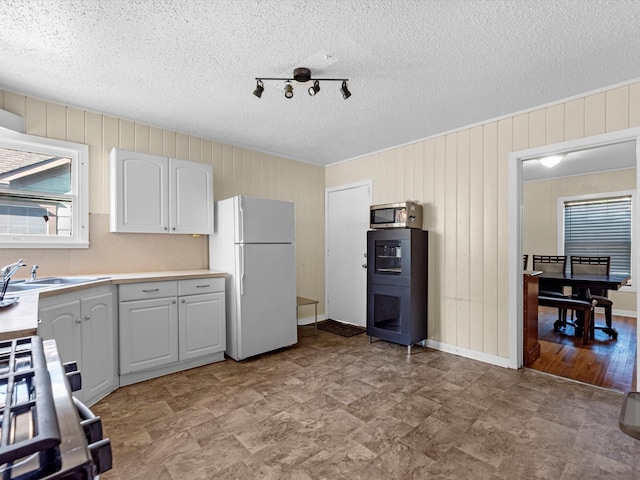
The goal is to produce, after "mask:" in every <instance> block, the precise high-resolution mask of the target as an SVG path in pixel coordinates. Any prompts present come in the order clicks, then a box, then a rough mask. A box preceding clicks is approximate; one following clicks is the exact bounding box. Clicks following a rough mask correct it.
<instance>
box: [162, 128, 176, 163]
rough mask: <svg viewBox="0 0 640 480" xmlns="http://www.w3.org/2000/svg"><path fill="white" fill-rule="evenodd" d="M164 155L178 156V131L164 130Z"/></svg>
mask: <svg viewBox="0 0 640 480" xmlns="http://www.w3.org/2000/svg"><path fill="white" fill-rule="evenodd" d="M162 155H163V156H165V157H173V158H176V157H177V155H176V133H175V132H171V131H169V130H162Z"/></svg>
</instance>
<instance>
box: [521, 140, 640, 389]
mask: <svg viewBox="0 0 640 480" xmlns="http://www.w3.org/2000/svg"><path fill="white" fill-rule="evenodd" d="M639 136H640V128H634V129H628V130H623V131H619V132H613V133H609V134H604V135H599V136H595V137H589V138H584V139H579V140H575V141H570V142H564V143H560V144H555V145H549V146H544V147H539V148H534V149H529V150H524V151H520V152H513V153H511V154H510V156H509V255H510V257H509V265H510V268H509V279H510V286H509V288H510V305H509V310H510V346H511V350H510V358H509V365H510V367H512V368H520V367H522V366H523V314H522V312H523V304H522V302H523V298H522V292H523V290H522V288H523V278H522V269H523V262H522V259H523V254H528V255H529V259H531V257H532V255H535V254H537V255H562V254H564V253H565V252H564V251H563V248H564V247H563V245H564V244H563V230H564V228H563V223H562V219H561V213H558V212H559V211H560V208H559V205H560V201H559V200H558V199H559V198H560V197H563V196H564V197H566V196H570V195H571V194H572V193H571V192H572V191H574V190H575V188H579V189H582V190H581V191H580V193H590V192H589V191H588V189H589V188H600V189H602V188H605V189H606V182H607V181H608V182H610V187H611V188H610V189H611V190H616V189H618V190H621V189H622V190H624V189H625V188H615V187H616V180H615V178H616V173H615V172H614V171H616V170H617V174H618V175H626V177H628V176H629V175H632V178H631V181H632V182H633V190H635V189H636V186H637V185H640V182H638V169H637V168H636V166H637V163H638V162H637V160H638V156H639V155H640V153H639V150H640V147H639V146H638V137H639ZM621 148H624V149H626V151H627V153H628V152H629V151H630V152H631V164H629V165H620V166H616V165H614V163H613V161H610V160H607V159H605V160H603V159H602V157H600V159H599V160H597V158H598V157H597V156H596V157H595V158H596V160H595V161H593V162H592V161H591V160H590V159H589V158H588V157H589V155H592V156H593V154H596V153H598V154H600V155H601V154H602V153H603V152H610V153H612V154H613V155H614V156H619V152H620V149H621ZM616 152H617V153H616ZM551 155H560V156H562V157H563V160H562V162H564V164H561V165H562V168H560V169H556V170H555V171H554V168H556V167H553V168H547V167H541V166H540V162H539V161H538V160H539V159H541V158H543V157H547V156H551ZM572 156H573V157H575V158H574V160H573V163H574V164H573V165H571V162H569V161H565V159H566V160H570V159H571V157H572ZM531 167H535V168H534V170H536V172H537V173H535V172H534V175H533V177H532V173H531V171H530V170H531ZM630 169H634V170H633V171H635V174H632V173H631V172H632V170H630ZM605 170H606V171H608V172H609V173H607V174H603V173H602V172H604V171H605ZM623 172H624V173H623ZM537 174H540V175H542V177H536V176H535V175H537ZM600 175H605V177H606V175H609V178H606V179H605V180H604V181H603V183H604V184H605V186H603V185H597V183H598V182H597V181H594V180H597V179H599V178H601V177H599V176H600ZM626 180H627V181H628V180H629V179H628V178H626ZM532 185H533V187H532ZM576 185H577V186H578V187H576ZM594 186H596V187H594ZM618 187H619V185H618ZM572 189H573V190H572ZM573 194H575V193H573ZM532 199H533V200H532ZM545 206H546V210H543V209H544V208H545ZM636 210H637V208H636V207H635V205H634V206H633V209H632V215H633V219H632V229H633V230H632V237H634V241H637V239H638V238H640V237H639V236H638V232H640V228H639V225H638V221H636V219H637V218H638V216H637V214H636ZM545 222H546V223H545ZM637 249H638V248H637V245H636V247H635V249H632V252H633V253H632V258H631V265H632V272H636V271H637V268H635V266H636V265H637V259H636V258H635V257H636V255H635V250H637ZM528 268H529V269H530V270H531V269H532V264H531V260H529V265H528ZM623 288H624V289H626V292H625V293H624V295H623V296H618V297H615V298H616V299H617V301H616V300H615V299H614V306H613V309H614V317H613V321H614V322H615V323H616V326H618V327H620V328H619V331H620V336H619V338H618V340H612V339H611V338H610V337H608V336H607V335H606V334H604V333H602V332H599V331H598V334H597V335H596V336H595V337H594V339H592V340H591V341H590V343H589V345H587V346H583V345H582V342H581V341H580V340H579V339H576V338H575V337H574V336H572V331H570V330H567V331H555V330H554V328H553V324H554V321H555V320H556V319H557V317H558V312H557V311H556V310H554V309H549V308H544V307H540V308H539V322H538V338H539V341H540V344H541V358H540V359H539V360H537V361H536V362H537V363H536V362H534V363H536V364H535V365H532V368H534V369H537V370H542V371H545V372H547V373H551V374H553V375H558V376H562V377H565V378H572V379H574V380H579V381H582V382H584V383H590V384H594V385H599V386H603V387H606V388H613V389H616V390H620V391H628V390H631V388H635V385H636V384H637V375H638V369H637V366H638V358H637V348H636V346H637V343H638V331H637V328H636V325H635V323H636V316H637V312H638V305H639V301H638V296H637V282H635V283H632V286H631V287H623ZM621 291H622V289H621ZM619 293H620V292H615V295H618V294H619ZM616 303H617V305H616ZM599 315H600V314H599V313H598V314H597V316H596V319H597V320H598V321H600V316H599ZM623 332H624V333H623ZM615 342H617V343H615ZM630 352H632V353H630ZM630 357H631V358H630Z"/></svg>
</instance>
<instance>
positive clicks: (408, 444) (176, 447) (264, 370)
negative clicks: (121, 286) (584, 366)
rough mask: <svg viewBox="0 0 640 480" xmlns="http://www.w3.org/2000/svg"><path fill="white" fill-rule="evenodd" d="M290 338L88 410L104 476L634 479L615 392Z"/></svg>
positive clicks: (428, 356)
mask: <svg viewBox="0 0 640 480" xmlns="http://www.w3.org/2000/svg"><path fill="white" fill-rule="evenodd" d="M299 336H300V339H299V343H298V345H296V346H295V347H291V348H288V349H284V350H282V351H278V352H275V353H271V354H267V355H262V356H260V357H257V358H255V359H250V360H247V361H244V362H235V361H233V360H226V361H224V362H220V363H216V364H213V365H208V366H205V367H201V368H197V369H193V370H189V371H185V372H181V373H178V374H174V375H169V376H166V377H162V378H159V379H154V380H150V381H147V382H143V383H139V384H136V385H131V386H128V387H123V388H121V389H119V390H117V391H116V392H114V393H113V394H111V395H109V396H108V397H107V398H105V399H104V400H102V401H101V402H99V403H98V404H96V405H94V406H93V410H94V412H95V413H96V414H98V415H101V417H102V421H103V425H104V429H105V432H106V435H107V436H108V437H110V438H111V442H112V446H113V453H114V468H113V469H112V470H111V471H109V472H107V473H105V474H103V475H101V477H100V478H101V479H102V480H114V479H117V480H136V479H145V480H178V479H181V480H182V479H190V480H200V479H297V480H308V479H332V480H333V479H367V480H374V479H411V478H416V479H418V478H419V479H423V478H425V479H426V478H428V479H534V478H549V479H561V480H569V479H576V478H579V479H581V480H584V479H634V478H638V479H640V441H638V440H634V439H632V438H630V437H628V436H626V435H625V434H623V433H622V432H621V431H620V430H619V429H618V414H619V411H620V405H621V401H622V395H621V394H620V393H616V392H613V391H608V390H603V389H600V388H597V387H592V386H587V385H583V384H578V383H574V382H571V381H567V380H562V379H558V378H554V377H550V376H548V375H545V374H542V373H539V372H535V371H531V370H518V371H516V370H509V369H505V368H500V367H495V366H492V365H488V364H486V363H482V362H478V361H474V360H469V359H465V358H462V357H458V356H455V355H450V354H446V353H441V352H438V351H434V350H430V349H424V348H420V347H414V349H413V353H412V355H411V356H410V357H407V354H406V347H402V346H399V345H395V344H391V343H387V342H382V341H374V343H372V344H370V343H369V342H368V337H367V336H366V335H358V336H355V337H351V338H343V337H340V336H337V335H334V334H331V333H327V332H322V331H318V335H317V336H314V335H313V328H309V327H301V328H300V330H299Z"/></svg>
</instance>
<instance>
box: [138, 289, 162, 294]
mask: <svg viewBox="0 0 640 480" xmlns="http://www.w3.org/2000/svg"><path fill="white" fill-rule="evenodd" d="M142 291H143V292H144V293H151V292H159V291H160V289H159V288H151V289H149V290H142Z"/></svg>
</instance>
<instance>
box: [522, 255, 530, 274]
mask: <svg viewBox="0 0 640 480" xmlns="http://www.w3.org/2000/svg"><path fill="white" fill-rule="evenodd" d="M528 261H529V255H527V254H526V253H525V254H524V255H522V270H526V269H527V262H528Z"/></svg>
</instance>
